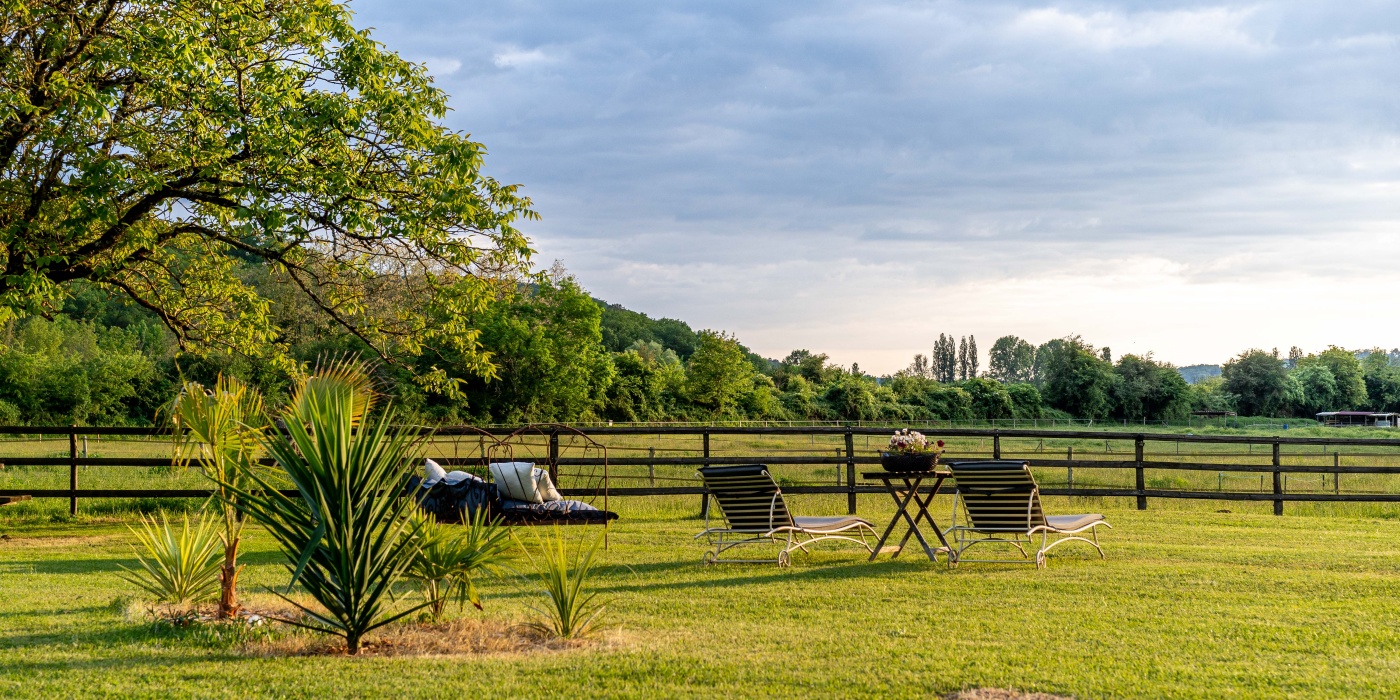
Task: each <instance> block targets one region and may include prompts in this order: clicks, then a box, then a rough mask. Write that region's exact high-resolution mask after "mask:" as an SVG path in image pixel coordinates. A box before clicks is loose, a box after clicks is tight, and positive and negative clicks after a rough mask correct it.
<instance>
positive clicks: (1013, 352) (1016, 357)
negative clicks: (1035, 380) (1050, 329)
mask: <svg viewBox="0 0 1400 700" xmlns="http://www.w3.org/2000/svg"><path fill="white" fill-rule="evenodd" d="M1034 367H1035V346H1034V345H1031V344H1030V343H1028V342H1026V341H1024V340H1021V339H1020V338H1018V337H1016V336H1014V335H1004V336H1002V337H1000V338H997V340H996V342H995V343H992V349H991V350H989V351H988V353H987V374H988V376H990V377H991V378H992V379H995V380H997V381H999V382H1001V383H1003V384H1014V383H1016V382H1029V381H1030V380H1031V374H1032V371H1033V370H1034Z"/></svg>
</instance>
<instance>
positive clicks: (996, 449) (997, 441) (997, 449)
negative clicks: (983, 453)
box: [992, 430, 1001, 459]
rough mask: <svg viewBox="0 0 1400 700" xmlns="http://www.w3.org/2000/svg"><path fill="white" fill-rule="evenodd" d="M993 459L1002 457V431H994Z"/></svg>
mask: <svg viewBox="0 0 1400 700" xmlns="http://www.w3.org/2000/svg"><path fill="white" fill-rule="evenodd" d="M992 459H1001V431H1000V430H993V431H992Z"/></svg>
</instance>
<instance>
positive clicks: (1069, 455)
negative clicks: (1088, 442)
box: [1065, 445, 1074, 491]
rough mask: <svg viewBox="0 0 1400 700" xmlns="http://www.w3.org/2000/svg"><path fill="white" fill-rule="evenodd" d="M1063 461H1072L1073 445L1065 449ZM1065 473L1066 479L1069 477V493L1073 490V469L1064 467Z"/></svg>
mask: <svg viewBox="0 0 1400 700" xmlns="http://www.w3.org/2000/svg"><path fill="white" fill-rule="evenodd" d="M1065 459H1068V460H1073V459H1074V445H1070V446H1069V447H1068V448H1066V450H1065ZM1065 471H1066V473H1067V475H1068V477H1069V488H1070V490H1071V491H1073V490H1074V467H1073V466H1069V467H1065Z"/></svg>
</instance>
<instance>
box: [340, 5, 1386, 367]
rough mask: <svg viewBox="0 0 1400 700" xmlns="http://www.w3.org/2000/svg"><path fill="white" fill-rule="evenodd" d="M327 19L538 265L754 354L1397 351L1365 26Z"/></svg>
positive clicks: (805, 12)
mask: <svg viewBox="0 0 1400 700" xmlns="http://www.w3.org/2000/svg"><path fill="white" fill-rule="evenodd" d="M350 6H351V8H352V10H353V11H354V12H355V14H356V24H357V26H360V27H362V28H372V35H373V36H374V38H375V39H377V40H378V41H380V42H382V43H383V44H385V45H386V46H387V47H388V48H389V49H391V50H394V51H397V52H398V53H399V54H401V55H402V56H404V57H405V58H408V59H410V60H413V61H417V62H420V63H424V64H425V65H427V67H428V69H429V71H430V72H431V73H432V74H433V76H434V77H435V81H436V83H437V84H438V85H440V86H441V87H442V88H443V89H444V90H446V91H447V92H448V93H449V94H450V95H451V100H450V104H451V106H452V111H451V113H450V114H449V115H448V117H447V118H446V120H445V123H446V124H447V125H448V126H449V127H451V128H453V129H456V130H460V131H463V132H467V133H470V134H471V135H472V138H473V139H474V140H477V141H480V142H482V143H484V144H485V145H486V147H487V149H488V152H489V154H488V157H487V162H486V168H485V169H486V171H487V173H488V174H490V175H492V176H493V177H495V178H497V179H498V180H501V181H505V182H513V183H516V182H518V183H521V184H522V185H523V189H524V192H525V193H526V194H527V195H529V196H530V197H532V198H533V200H534V202H535V207H536V209H537V210H538V211H539V213H540V214H541V216H542V219H541V220H540V221H538V222H528V223H527V224H526V225H525V226H524V230H525V232H526V233H527V234H528V235H529V236H530V237H531V238H532V240H533V241H534V244H535V247H536V249H537V250H538V251H539V253H538V258H537V259H538V260H539V261H540V263H541V265H542V266H545V267H547V266H548V265H549V264H550V263H551V262H552V261H554V260H559V261H561V262H562V263H563V264H564V265H565V266H566V267H567V268H568V270H569V271H570V272H571V273H573V274H574V275H575V276H576V277H577V278H578V280H579V282H580V283H581V284H582V285H583V286H584V287H585V288H586V289H588V290H589V291H590V292H591V293H592V294H593V295H594V296H596V297H599V298H602V299H606V300H607V301H609V302H613V303H617V304H621V305H623V306H625V307H627V308H630V309H634V310H637V311H642V312H644V313H647V314H648V315H650V316H652V317H673V318H679V319H682V320H684V321H686V322H688V323H690V324H691V325H692V326H693V327H695V328H697V329H699V328H710V329H716V330H726V331H729V332H732V333H735V334H737V335H738V337H739V339H740V340H741V341H742V342H744V343H745V344H746V345H748V346H749V347H751V348H752V349H753V350H754V351H756V352H758V353H760V354H762V355H765V356H768V357H776V358H781V357H783V356H785V355H786V354H787V353H788V352H789V351H791V350H793V349H795V348H805V349H809V350H811V351H813V352H825V353H827V354H828V355H830V356H831V358H832V360H833V361H835V362H837V363H840V364H843V365H849V364H850V363H853V362H854V363H859V365H860V367H861V369H862V370H864V371H866V372H870V373H874V374H882V373H886V372H893V371H895V370H898V369H900V368H902V367H904V366H906V365H907V364H909V361H910V359H911V358H912V356H913V355H914V354H915V353H917V352H922V353H928V352H929V350H930V348H931V347H932V345H933V342H934V340H935V339H937V337H938V335H939V333H948V334H952V335H957V336H964V335H974V336H975V337H976V338H977V342H978V345H979V347H980V349H981V353H982V366H983V367H984V368H985V367H986V352H987V350H988V349H989V348H990V347H991V345H992V343H993V341H994V340H995V339H996V338H998V337H1000V336H1003V335H1016V336H1019V337H1022V338H1025V339H1027V340H1029V341H1031V342H1033V343H1041V342H1044V341H1046V340H1049V339H1051V338H1057V337H1063V336H1066V335H1069V334H1078V335H1080V336H1082V337H1083V338H1084V339H1085V340H1087V341H1089V342H1091V343H1093V344H1095V345H1097V346H1099V347H1103V346H1107V347H1110V348H1111V349H1112V351H1113V354H1114V356H1115V357H1117V356H1121V355H1123V354H1125V353H1138V354H1143V353H1148V352H1151V353H1153V354H1154V357H1156V358H1157V359H1159V360H1165V361H1169V362H1173V363H1175V364H1177V365H1188V364H1195V363H1220V362H1223V361H1225V360H1228V359H1229V358H1230V357H1232V356H1234V355H1236V354H1238V353H1239V352H1241V351H1242V350H1245V349H1248V348H1253V347H1259V348H1264V349H1271V348H1275V347H1277V348H1279V349H1280V351H1281V352H1284V353H1286V352H1287V350H1288V348H1289V347H1290V346H1295V345H1296V346H1299V347H1301V348H1302V349H1303V350H1305V351H1308V352H1316V351H1319V350H1323V349H1326V348H1327V346H1329V345H1339V346H1342V347H1347V348H1369V347H1373V346H1382V347H1388V348H1389V347H1400V324H1398V323H1396V319H1397V315H1400V276H1397V275H1396V274H1395V271H1396V270H1397V268H1400V245H1397V244H1400V109H1397V108H1398V107H1400V89H1397V88H1400V53H1397V51H1398V50H1400V12H1397V11H1396V10H1395V7H1394V5H1392V4H1389V3H1382V2H1366V1H1364V0H1361V1H1353V2H1348V3H1324V2H1306V3H1305V2H1296V3H1295V2H1254V3H1248V4H1219V3H1204V4H1202V3H1176V2H1123V3H1060V2H1050V3H1045V2H1038V3H1018V2H998V1H996V0H978V1H975V2H865V1H863V2H849V1H846V2H826V1H824V0H798V1H792V2H789V1H786V0H765V1H764V2H752V1H751V0H750V1H745V2H730V1H725V0H707V1H705V2H665V1H658V0H648V1H646V2H615V3H607V2H590V1H588V0H567V1H556V0H536V1H529V2H525V1H521V2H491V1H481V2H471V3H462V2H457V1H455V0H353V1H352V2H351V5H350Z"/></svg>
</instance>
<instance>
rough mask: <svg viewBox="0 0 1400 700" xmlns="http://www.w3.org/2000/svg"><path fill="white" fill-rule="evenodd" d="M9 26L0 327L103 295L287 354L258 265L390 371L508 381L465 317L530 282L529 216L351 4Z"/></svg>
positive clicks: (98, 4)
mask: <svg viewBox="0 0 1400 700" xmlns="http://www.w3.org/2000/svg"><path fill="white" fill-rule="evenodd" d="M4 5H5V9H4V12H3V13H0V309H4V310H6V311H8V312H9V313H11V314H14V313H18V314H33V313H51V312H53V311H55V310H57V309H59V308H61V307H62V304H63V301H64V299H65V298H66V297H67V296H69V295H70V294H71V289H72V285H73V284H74V283H75V282H78V281H82V280H87V281H91V282H92V283H94V284H96V285H98V286H100V287H102V288H105V289H108V290H113V291H118V292H120V293H122V294H125V295H127V296H129V297H130V298H131V299H133V300H135V301H136V302H137V303H138V304H140V305H141V306H144V307H146V308H147V309H149V310H151V311H152V312H154V313H155V314H156V315H157V316H158V317H159V318H160V320H161V321H162V322H164V323H165V324H166V325H167V326H168V327H169V328H170V330H171V331H172V332H173V333H174V335H175V337H176V339H177V341H178V343H179V344H180V346H181V347H183V348H186V349H195V350H200V349H232V350H239V351H242V352H250V353H262V354H270V355H272V356H281V355H282V354H283V351H284V350H285V347H284V344H283V343H281V339H280V337H279V332H278V328H277V324H275V323H273V322H272V310H271V308H270V307H271V306H272V300H270V299H269V298H268V297H267V296H265V295H263V294H261V293H259V290H258V288H257V287H256V286H255V285H253V284H250V283H249V281H248V280H247V279H245V276H244V271H245V263H248V262H250V261H251V262H255V263H259V264H262V265H265V266H266V268H267V269H268V270H269V271H270V274H272V275H273V276H275V277H277V278H278V279H279V280H281V281H282V282H283V283H284V284H286V285H287V286H288V287H289V288H290V289H292V290H293V291H294V292H295V293H296V294H297V295H299V296H300V297H302V298H303V299H304V300H305V301H306V302H307V303H308V304H309V306H310V307H311V308H313V309H314V310H315V311H316V313H317V314H319V315H320V316H321V317H322V318H324V319H325V321H326V322H327V323H328V324H330V325H332V326H334V327H337V328H339V329H341V330H343V331H344V332H347V333H350V334H352V335H354V336H356V337H358V338H359V339H360V340H361V341H363V343H364V345H365V346H366V347H368V348H370V349H372V350H373V351H374V352H375V353H378V354H379V355H380V356H381V357H383V358H388V359H399V358H402V357H404V356H418V355H421V354H423V353H425V352H439V351H450V352H451V353H452V354H453V355H454V356H455V357H456V358H457V362H458V363H459V365H464V366H466V367H467V368H469V369H470V370H471V371H472V372H473V373H476V374H479V375H490V374H492V373H493V372H494V365H493V364H492V363H491V359H490V355H489V353H486V352H484V351H483V350H482V348H481V346H480V344H479V342H478V339H479V331H478V330H477V329H476V328H473V327H471V326H469V325H466V324H465V322H463V321H462V320H460V319H463V318H467V317H470V316H471V315H472V314H474V313H477V312H480V311H482V310H483V309H484V308H485V306H486V304H487V303H488V302H489V300H490V299H491V297H492V294H493V291H494V289H495V288H496V285H498V284H499V282H500V280H502V279H507V280H512V283H513V281H514V280H516V279H517V278H518V277H520V276H521V275H523V274H525V273H526V272H527V271H528V270H527V266H528V259H529V256H530V253H531V251H530V248H529V244H528V241H527V240H526V238H525V237H524V236H523V235H522V234H521V233H520V232H519V231H518V230H517V229H516V228H515V227H514V225H515V223H516V222H517V221H518V220H520V219H521V218H528V217H533V216H534V214H533V212H532V211H531V209H530V206H531V204H530V201H529V200H528V199H527V198H525V197H523V196H522V195H521V194H520V193H519V192H518V189H517V187H516V186H514V185H504V184H501V183H499V182H497V181H496V180H494V179H492V178H490V177H488V176H486V175H484V174H483V173H482V166H483V157H484V155H485V148H484V147H483V146H482V145H481V144H479V143H476V142H473V141H471V140H470V139H469V138H468V137H467V136H465V135H463V134H460V133H455V132H452V131H449V130H447V129H445V128H444V127H442V126H441V125H440V124H439V123H438V122H439V120H440V119H441V118H442V116H443V115H444V113H445V111H446V109H447V97H446V95H445V94H444V93H443V92H442V91H441V90H439V89H437V88H436V87H434V86H433V84H432V82H431V80H430V78H429V76H428V75H427V74H426V72H425V70H424V68H423V67H421V66H418V65H415V64H413V63H410V62H408V61H405V60H403V59H402V58H400V57H399V56H398V55H397V54H395V53H393V52H392V51H389V50H386V49H385V48H384V47H383V46H381V45H379V44H378V43H376V42H374V41H373V40H372V39H371V38H370V36H369V34H368V33H367V32H365V31H361V30H357V29H356V28H355V27H354V26H353V25H352V23H351V16H350V12H349V10H348V9H347V7H346V6H345V5H344V4H341V3H337V2H334V1H332V0H296V1H295V2H294V1H291V0H219V1H217V2H215V1H214V0H190V1H187V2H159V1H157V0H79V1H76V2H59V1H58V0H9V1H7V2H5V3H4ZM419 376H420V377H421V379H422V381H423V382H424V383H426V384H427V385H439V386H441V385H442V384H443V383H444V382H446V375H445V373H444V372H442V371H440V370H436V369H433V368H431V367H430V369H429V370H428V371H426V372H423V373H421V374H420V375H419Z"/></svg>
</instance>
